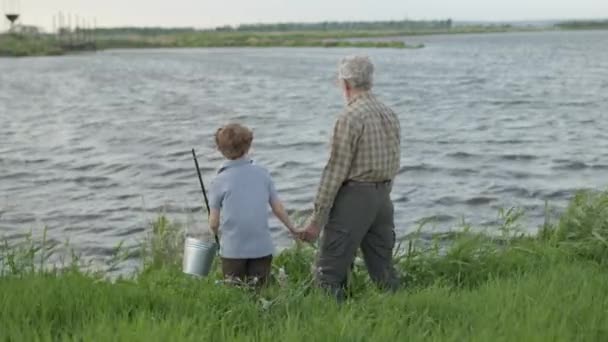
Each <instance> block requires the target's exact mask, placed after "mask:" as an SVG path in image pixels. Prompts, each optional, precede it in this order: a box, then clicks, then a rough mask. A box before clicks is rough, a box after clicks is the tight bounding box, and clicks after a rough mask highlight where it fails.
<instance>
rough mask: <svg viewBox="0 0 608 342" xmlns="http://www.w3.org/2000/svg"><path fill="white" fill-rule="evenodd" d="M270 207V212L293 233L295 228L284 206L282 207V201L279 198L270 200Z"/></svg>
mask: <svg viewBox="0 0 608 342" xmlns="http://www.w3.org/2000/svg"><path fill="white" fill-rule="evenodd" d="M270 207H271V208H272V213H273V214H274V215H275V216H276V217H277V218H278V219H279V220H280V221H281V222H282V223H283V224H284V225H285V227H287V229H289V231H290V232H291V233H293V234H295V233H296V230H295V228H294V226H293V224H292V223H291V219H290V218H289V215H288V214H287V211H285V207H283V203H281V201H280V200H278V199H275V200H273V201H271V202H270Z"/></svg>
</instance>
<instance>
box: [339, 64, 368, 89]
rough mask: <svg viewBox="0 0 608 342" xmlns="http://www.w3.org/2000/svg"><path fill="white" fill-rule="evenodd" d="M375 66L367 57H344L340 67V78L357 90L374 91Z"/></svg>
mask: <svg viewBox="0 0 608 342" xmlns="http://www.w3.org/2000/svg"><path fill="white" fill-rule="evenodd" d="M373 76H374V65H373V64H372V61H371V60H370V59H369V57H367V56H348V57H344V58H343V59H342V60H341V61H340V64H339V66H338V78H339V79H340V80H345V81H346V82H348V84H349V85H350V86H351V87H352V88H355V89H360V90H370V89H372V83H373Z"/></svg>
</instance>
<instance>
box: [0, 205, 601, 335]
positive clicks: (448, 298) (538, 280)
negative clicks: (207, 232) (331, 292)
mask: <svg viewBox="0 0 608 342" xmlns="http://www.w3.org/2000/svg"><path fill="white" fill-rule="evenodd" d="M516 217H517V215H516V213H514V212H508V213H507V214H506V215H504V216H503V218H504V224H503V226H502V227H501V232H502V234H501V235H500V236H497V237H494V238H491V237H488V236H486V235H478V234H472V233H466V232H465V233H460V234H452V235H450V238H449V239H446V237H445V236H436V237H435V238H434V239H431V240H428V239H423V238H422V234H420V235H414V236H412V237H411V239H410V240H409V241H408V242H407V243H406V245H405V246H403V247H404V251H405V253H404V254H403V255H402V256H400V257H399V259H398V268H399V270H400V273H401V275H402V277H403V279H404V280H403V283H404V288H403V290H401V291H399V292H398V293H396V294H385V293H381V292H378V291H376V290H375V289H374V287H373V286H371V285H370V284H369V280H368V279H367V276H366V275H365V273H364V270H363V267H362V266H361V265H360V264H357V266H356V267H355V272H354V274H353V277H352V281H351V291H352V293H353V296H352V298H351V299H350V300H349V301H348V302H347V303H345V304H342V305H338V304H335V303H334V302H333V301H332V300H329V299H328V298H326V297H325V296H324V295H322V294H321V293H318V292H317V291H316V290H314V289H313V288H312V287H311V286H310V275H309V274H310V272H309V271H310V262H311V258H312V254H313V250H312V249H311V248H308V247H301V248H294V249H291V250H287V251H285V252H283V253H282V254H281V255H280V256H278V257H277V260H276V263H275V264H276V267H277V269H278V268H279V267H282V268H284V269H285V271H286V273H287V275H288V278H287V280H285V279H282V278H281V277H279V276H277V281H276V282H275V284H273V285H272V286H271V287H270V288H269V289H267V290H265V291H263V292H261V293H259V294H256V293H254V292H251V291H247V290H244V289H237V288H232V287H227V286H224V285H221V284H216V280H217V279H218V276H219V274H218V273H217V272H216V273H215V274H214V275H213V276H212V277H209V278H206V279H192V278H190V277H187V276H184V275H182V274H181V272H180V270H179V261H180V256H179V253H178V251H179V250H180V247H181V233H180V231H179V230H178V228H177V227H175V226H173V225H171V224H169V222H168V221H167V220H165V219H162V218H161V219H159V220H158V221H157V222H156V223H155V224H154V229H153V232H154V234H153V236H152V238H151V240H150V242H151V243H149V244H147V245H146V246H147V247H146V248H145V250H144V252H143V257H144V258H143V260H144V265H143V266H142V270H141V272H140V273H138V274H137V275H135V276H134V277H133V278H129V279H119V280H117V281H115V282H108V281H106V280H103V277H102V275H101V274H93V273H90V272H89V273H87V272H83V271H82V270H80V269H79V266H78V263H77V262H74V263H73V265H72V266H69V265H68V267H66V268H64V269H63V270H62V271H59V270H55V271H49V270H48V269H47V271H44V272H42V271H40V265H41V262H43V260H44V257H43V258H42V259H40V258H39V257H40V253H41V251H43V250H45V249H44V248H41V247H42V246H40V245H37V244H26V245H23V246H22V247H20V248H18V247H9V248H5V250H4V251H3V254H2V255H3V256H2V260H3V261H2V264H3V265H4V266H3V267H2V274H3V276H2V277H1V278H0V325H1V326H0V340H8V341H21V340H23V341H32V340H49V341H50V340H84V341H89V340H96V341H98V340H102V341H103V340H109V341H110V340H111V341H165V340H171V341H182V340H184V341H186V340H191V341H201V340H205V341H223V340H230V341H232V340H237V341H371V340H374V341H394V340H396V341H404V340H415V341H420V340H429V341H520V340H521V341H573V340H576V341H601V340H606V339H607V338H608V293H607V292H606V291H605V287H606V283H607V282H608V268H607V267H606V266H607V265H608V264H607V261H608V193H601V194H593V193H581V194H579V195H578V196H577V197H576V198H575V199H574V200H573V201H572V203H571V205H570V207H569V209H568V210H567V212H565V213H564V214H563V216H562V217H561V219H560V220H559V222H556V223H555V224H551V223H547V224H545V226H544V227H543V228H542V229H541V231H540V233H539V234H538V236H536V237H526V236H524V235H522V234H520V233H518V223H517V220H516ZM276 274H279V272H276Z"/></svg>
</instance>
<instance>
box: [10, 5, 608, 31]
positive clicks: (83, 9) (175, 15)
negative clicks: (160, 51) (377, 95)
mask: <svg viewBox="0 0 608 342" xmlns="http://www.w3.org/2000/svg"><path fill="white" fill-rule="evenodd" d="M0 2H1V3H2V5H3V6H2V9H3V10H6V9H7V7H15V6H14V3H15V2H19V5H18V7H20V12H21V14H22V18H23V23H26V24H33V25H38V26H44V27H45V28H47V29H48V28H50V27H51V26H52V17H53V14H55V13H57V12H58V11H63V12H64V13H72V14H77V15H79V16H80V17H86V18H93V17H96V18H97V23H98V25H99V26H190V27H197V28H205V27H214V26H220V25H226V24H228V25H236V24H239V23H255V22H286V21H290V22H293V21H297V22H317V21H326V20H338V21H343V20H390V19H403V18H410V19H437V18H452V19H455V20H491V21H503V20H539V19H562V18H607V17H608V0H215V1H211V0H166V1H160V0H0ZM11 2H12V3H13V4H11Z"/></svg>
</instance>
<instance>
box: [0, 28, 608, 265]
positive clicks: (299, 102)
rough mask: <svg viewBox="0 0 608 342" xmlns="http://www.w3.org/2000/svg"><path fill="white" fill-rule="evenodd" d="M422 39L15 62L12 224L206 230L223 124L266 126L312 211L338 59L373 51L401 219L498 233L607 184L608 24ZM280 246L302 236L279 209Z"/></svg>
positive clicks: (83, 238)
mask: <svg viewBox="0 0 608 342" xmlns="http://www.w3.org/2000/svg"><path fill="white" fill-rule="evenodd" d="M404 39H405V40H406V41H407V42H410V43H415V42H423V43H425V44H426V47H425V48H423V49H417V50H392V49H322V48H310V49H309V48H295V49H274V48H272V49H270V48H260V49H253V48H242V49H241V48H238V49H183V50H110V51H104V52H100V53H96V54H85V55H74V56H64V57H48V58H23V59H0V123H1V124H0V236H3V237H4V238H8V240H9V241H16V240H20V239H22V238H23V236H24V235H25V234H27V233H28V232H29V231H31V230H32V231H33V232H34V234H35V235H39V234H40V232H41V230H42V227H47V229H48V236H49V239H50V240H51V241H54V242H56V243H59V242H63V241H65V240H66V239H69V241H70V244H71V245H72V246H73V247H74V248H76V250H77V251H80V252H82V253H83V254H84V255H85V256H87V257H90V258H104V257H107V256H109V255H110V254H111V252H112V249H113V247H115V246H116V245H117V244H118V243H120V242H121V241H124V243H125V245H126V246H135V245H136V244H138V243H139V242H140V241H141V239H143V238H144V236H145V234H146V233H147V232H149V230H150V226H149V222H150V221H152V220H153V219H154V218H155V217H156V216H157V215H158V214H159V213H166V214H167V215H168V216H169V217H170V218H173V219H175V220H179V221H181V222H182V223H184V224H185V225H186V226H187V227H188V229H190V230H191V231H195V230H196V229H200V227H201V225H202V224H203V223H202V222H203V219H202V214H201V211H200V208H201V203H202V196H201V193H200V188H199V185H198V180H197V178H196V173H195V170H194V167H193V161H192V159H191V154H190V149H191V148H193V147H195V148H196V149H197V151H198V154H199V159H200V163H201V167H202V170H203V176H204V178H205V180H206V181H207V182H209V181H210V180H211V179H212V177H213V172H214V170H215V169H216V168H217V167H218V165H219V164H220V162H221V158H220V155H219V154H218V153H217V152H216V151H214V149H213V139H212V135H213V133H214V132H215V130H216V129H217V127H218V126H220V125H221V124H223V123H225V122H228V121H231V120H238V121H240V122H242V123H245V124H246V125H249V126H250V127H252V128H253V130H254V132H255V140H254V150H253V152H252V156H253V157H254V158H255V160H256V161H257V162H258V163H260V164H262V165H264V166H265V167H267V168H268V169H269V170H271V172H272V174H273V176H274V179H275V182H276V184H277V187H278V189H279V191H280V194H281V196H282V198H283V199H284V200H285V202H286V204H287V207H288V208H290V210H294V211H302V212H307V211H309V210H310V208H311V206H312V200H313V197H314V194H315V191H316V186H317V183H318V180H319V177H320V173H321V170H322V168H323V166H324V162H325V161H326V158H327V153H328V141H329V138H330V132H331V130H332V123H333V120H334V118H335V116H336V114H337V113H339V112H340V110H341V108H342V107H343V99H342V97H341V94H340V93H339V91H338V89H337V88H336V87H335V85H334V75H335V69H336V65H337V62H338V60H339V59H340V57H342V56H344V55H348V54H355V53H364V54H368V55H369V56H371V57H372V59H373V61H374V62H375V64H376V84H375V92H376V94H377V95H378V96H379V98H381V99H382V100H383V101H385V102H386V103H387V104H389V105H390V106H392V107H393V108H394V110H395V111H396V112H397V113H398V114H399V116H400V118H401V122H402V130H403V132H402V136H403V138H402V139H403V141H402V145H403V152H402V168H401V171H400V173H399V175H398V178H397V180H396V183H395V186H394V193H393V198H394V200H395V208H396V222H397V231H398V235H399V236H400V237H402V238H403V237H405V236H406V235H407V234H408V233H411V232H413V231H415V230H416V229H417V227H418V226H419V224H420V222H423V221H429V220H430V221H429V223H428V224H427V225H426V226H425V227H424V231H425V232H431V231H434V232H436V231H449V230H451V229H454V228H456V227H458V226H460V225H461V222H462V221H463V219H464V220H465V221H466V222H468V223H470V224H472V225H473V226H475V227H477V228H478V229H485V230H488V231H492V230H493V229H496V226H497V224H498V223H499V220H498V210H499V209H500V208H510V207H518V208H521V209H523V210H525V212H526V218H525V219H524V221H523V226H524V227H525V229H527V230H528V231H529V232H532V233H533V232H534V231H535V230H536V229H537V227H538V225H539V224H541V223H542V221H543V217H544V214H545V210H544V208H545V202H546V201H548V203H549V205H550V206H551V207H552V208H554V209H555V212H556V213H559V211H560V210H563V208H564V206H565V205H566V204H567V201H568V200H569V199H570V198H571V197H572V195H573V193H574V192H575V191H576V190H577V189H582V188H590V189H605V188H606V186H607V185H608V133H607V130H606V127H607V124H608V31H596V32H544V33H543V32H539V33H508V34H486V35H454V36H435V37H414V38H404ZM272 223H273V234H274V236H275V238H276V241H277V244H278V245H279V246H287V245H289V243H290V242H289V239H288V238H287V234H285V232H284V231H283V230H281V229H280V228H279V225H278V223H277V222H276V221H275V220H273V221H272Z"/></svg>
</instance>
